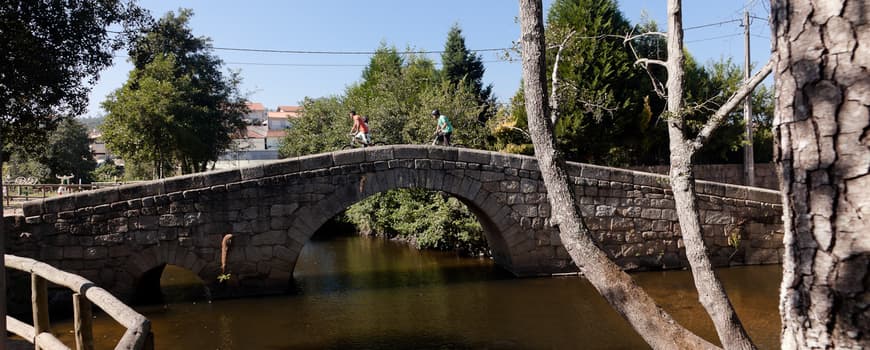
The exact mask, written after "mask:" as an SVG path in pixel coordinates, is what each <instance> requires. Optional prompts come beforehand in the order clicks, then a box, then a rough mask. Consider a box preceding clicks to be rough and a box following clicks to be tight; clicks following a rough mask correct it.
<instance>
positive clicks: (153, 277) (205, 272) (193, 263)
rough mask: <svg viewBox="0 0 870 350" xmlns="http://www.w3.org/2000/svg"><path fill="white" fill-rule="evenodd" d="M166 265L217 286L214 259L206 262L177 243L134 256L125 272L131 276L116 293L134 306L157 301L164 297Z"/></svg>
mask: <svg viewBox="0 0 870 350" xmlns="http://www.w3.org/2000/svg"><path fill="white" fill-rule="evenodd" d="M166 265H175V266H178V267H181V268H183V269H186V270H188V271H190V272H192V273H193V274H195V275H197V276H199V278H200V279H202V281H203V283H204V284H205V287H206V288H211V287H212V285H213V284H215V282H214V281H216V280H217V276H218V274H219V272H220V270H219V266H217V265H215V263H214V260H213V259H212V260H211V261H209V260H206V259H203V257H200V256H199V255H197V254H196V253H194V252H193V251H192V250H190V249H188V248H187V247H183V246H179V245H178V243H177V242H166V243H164V244H158V245H153V246H151V247H149V248H147V249H143V250H141V251H137V252H133V253H131V254H130V256H129V258H128V259H127V266H126V267H125V268H124V271H123V272H125V273H126V274H127V275H128V276H126V278H123V279H122V280H120V281H119V283H118V284H119V285H117V286H115V288H113V289H114V290H116V291H117V292H118V293H120V294H122V296H123V297H124V299H125V300H132V301H133V302H134V303H143V302H151V301H155V300H157V299H155V298H158V297H159V296H161V294H162V292H161V289H160V278H161V276H162V274H163V269H164V268H165V267H166Z"/></svg>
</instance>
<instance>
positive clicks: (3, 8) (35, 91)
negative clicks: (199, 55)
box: [0, 0, 147, 346]
mask: <svg viewBox="0 0 870 350" xmlns="http://www.w3.org/2000/svg"><path fill="white" fill-rule="evenodd" d="M146 18H147V17H146V16H145V15H144V12H143V11H142V10H141V9H140V8H139V7H137V6H136V5H134V3H133V2H132V1H121V0H115V1H112V0H106V1H49V0H7V1H3V2H2V3H0V52H2V55H0V56H2V57H4V60H5V62H4V63H3V64H2V65H0V101H2V102H0V123H2V124H0V139H2V140H0V144H4V143H3V141H6V139H7V138H8V139H10V140H11V142H10V143H14V144H16V145H20V146H23V147H25V148H26V147H31V146H33V145H39V144H41V143H42V141H43V140H44V136H45V135H46V132H48V131H49V130H51V129H52V128H53V127H54V125H55V124H56V123H57V121H58V119H59V118H62V117H64V116H74V115H78V114H81V113H82V111H84V109H85V107H86V105H87V98H88V92H89V91H90V85H91V84H92V83H93V82H94V81H96V79H97V77H98V75H97V74H98V73H99V72H100V70H102V69H103V68H105V67H107V66H109V65H111V63H112V54H113V52H114V50H115V49H118V48H120V47H121V46H122V45H123V44H124V42H125V40H124V39H125V37H123V36H115V35H111V34H110V33H109V32H108V31H107V27H109V26H112V25H120V26H121V27H122V28H123V29H124V31H125V32H128V31H129V30H133V29H135V28H136V27H137V26H138V25H139V24H141V23H142V21H144V20H145V19H146ZM0 159H2V157H0ZM0 178H2V176H0ZM0 212H2V203H0ZM2 237H3V235H2V232H0V253H2V252H4V251H5V249H4V244H3V241H4V239H3V238H2ZM3 266H5V265H4V263H3V255H2V254H0V300H2V301H3V302H2V303H0V329H6V294H5V293H6V276H5V268H4V267H3ZM5 344H6V332H2V335H0V346H5Z"/></svg>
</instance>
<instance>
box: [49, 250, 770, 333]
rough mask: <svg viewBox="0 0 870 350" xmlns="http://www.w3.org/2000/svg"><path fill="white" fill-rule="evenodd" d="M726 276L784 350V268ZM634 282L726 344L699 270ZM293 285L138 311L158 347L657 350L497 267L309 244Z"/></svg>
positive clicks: (586, 300)
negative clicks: (699, 285) (698, 282)
mask: <svg viewBox="0 0 870 350" xmlns="http://www.w3.org/2000/svg"><path fill="white" fill-rule="evenodd" d="M719 273H720V275H721V277H722V278H723V281H724V282H723V283H724V284H725V286H726V289H727V290H728V293H729V295H731V298H732V301H733V303H734V304H735V307H736V308H737V311H738V313H739V314H740V316H741V318H742V319H743V321H744V324H746V325H747V328H748V330H749V333H750V335H751V336H752V337H753V339H754V340H755V341H756V342H758V344H759V346H760V347H761V348H776V347H778V346H779V344H778V332H779V317H778V313H777V306H776V298H777V288H778V281H779V279H780V273H779V267H778V266H760V267H749V268H732V269H726V270H720V271H719ZM635 277H636V278H637V280H638V283H639V284H641V285H642V286H643V287H644V288H645V289H646V290H647V291H649V292H650V293H651V294H652V295H653V297H654V298H655V299H656V300H657V301H658V302H659V303H660V304H661V305H662V306H663V307H664V308H665V309H667V310H668V311H669V312H671V313H672V314H673V315H674V317H675V318H676V319H677V320H678V321H679V322H680V323H682V324H684V325H686V326H687V327H688V328H690V329H692V330H693V331H696V332H698V333H699V334H701V335H702V336H704V337H706V338H707V339H715V331H714V329H713V326H712V324H711V323H710V321H709V320H708V318H707V317H706V314H705V313H704V311H703V309H702V308H701V306H700V305H699V304H698V302H697V301H696V300H697V297H696V294H695V292H694V288H693V286H692V280H691V275H690V274H689V273H687V272H684V271H669V272H651V273H639V274H635ZM293 283H294V288H293V292H291V293H289V294H288V295H283V296H274V297H264V298H253V299H237V300H221V301H215V302H213V303H207V302H201V301H200V302H196V303H193V302H177V303H171V304H168V305H166V306H160V305H157V306H149V307H141V308H139V309H140V311H141V312H143V313H144V314H145V315H146V316H147V317H149V318H150V319H151V320H152V325H153V329H154V333H155V336H156V346H157V348H158V349H300V348H302V349H309V348H310V349H322V348H328V349H411V348H413V349H480V348H490V349H541V348H547V349H638V348H646V345H645V344H644V343H643V341H642V340H641V339H640V338H639V337H638V336H637V335H636V334H635V333H634V332H633V331H632V330H631V329H630V328H629V326H628V324H627V323H626V322H625V321H624V320H622V319H621V318H620V317H619V316H618V315H617V314H616V313H615V312H614V311H613V310H612V309H611V308H610V307H609V305H607V303H606V302H605V301H604V300H603V298H601V296H599V295H598V294H597V293H596V292H595V290H594V289H593V288H592V287H591V286H590V285H589V284H588V283H587V282H586V281H585V280H582V279H579V278H574V277H566V278H531V279H517V278H513V277H511V276H510V275H509V274H507V273H506V272H505V271H503V270H501V269H499V268H497V267H496V266H494V265H493V264H492V263H491V261H489V260H486V259H467V258H458V257H456V256H454V255H452V254H444V253H433V252H418V251H416V250H414V249H410V248H408V247H406V246H404V245H401V244H396V243H392V242H385V241H382V240H377V239H366V238H360V237H339V238H334V239H331V240H329V241H312V242H310V243H309V244H307V245H306V247H305V249H304V250H303V253H302V255H301V257H300V261H299V263H298V264H297V267H296V271H295V272H294V282H293ZM109 321H110V320H107V319H106V318H105V316H99V317H98V319H97V320H96V325H95V327H96V329H95V334H97V337H98V340H100V341H101V342H102V343H101V344H98V348H111V347H112V346H113V345H112V343H111V342H110V341H107V340H111V339H112V338H114V341H117V337H119V336H120V334H121V332H120V331H119V330H118V328H117V327H116V326H114V325H113V322H109ZM64 327H66V328H64ZM70 328H71V325H60V327H59V328H58V329H57V330H58V331H60V332H63V333H65V332H67V331H68V329H70ZM67 340H69V339H67ZM68 344H71V343H68Z"/></svg>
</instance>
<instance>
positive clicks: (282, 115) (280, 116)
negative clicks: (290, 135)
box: [266, 112, 297, 119]
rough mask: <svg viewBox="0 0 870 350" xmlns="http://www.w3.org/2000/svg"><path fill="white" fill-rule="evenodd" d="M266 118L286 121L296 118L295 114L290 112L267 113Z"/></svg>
mask: <svg viewBox="0 0 870 350" xmlns="http://www.w3.org/2000/svg"><path fill="white" fill-rule="evenodd" d="M266 116H267V117H268V118H270V119H287V118H296V117H297V115H296V113H292V112H269V113H267V114H266Z"/></svg>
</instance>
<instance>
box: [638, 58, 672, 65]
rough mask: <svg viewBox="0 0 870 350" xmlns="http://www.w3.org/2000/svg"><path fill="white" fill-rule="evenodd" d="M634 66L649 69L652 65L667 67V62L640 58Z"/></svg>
mask: <svg viewBox="0 0 870 350" xmlns="http://www.w3.org/2000/svg"><path fill="white" fill-rule="evenodd" d="M634 64H642V65H643V66H644V67H649V65H651V64H655V65H659V66H662V67H667V64H666V63H665V61H662V60H654V59H651V58H638V59H637V61H634Z"/></svg>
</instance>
